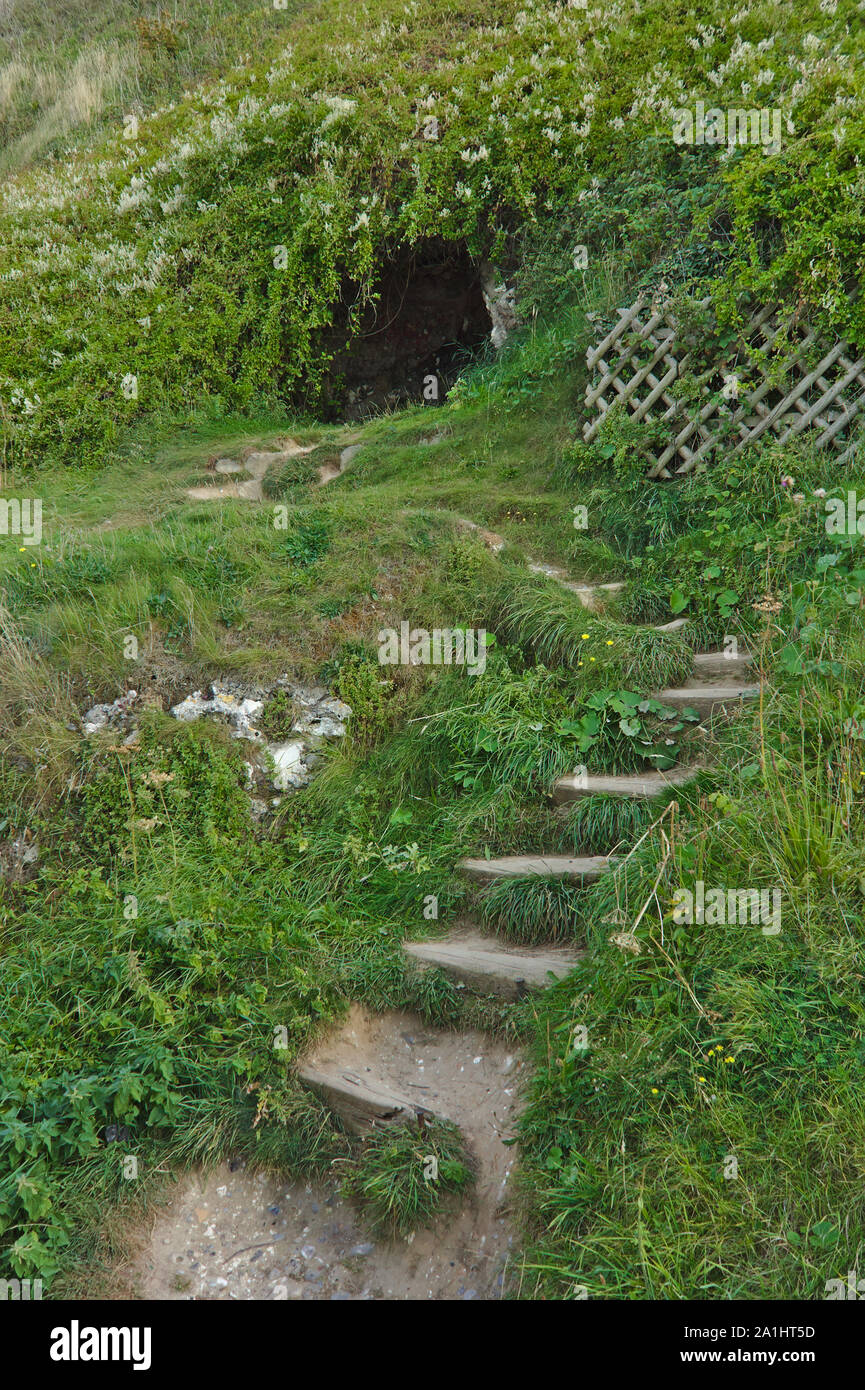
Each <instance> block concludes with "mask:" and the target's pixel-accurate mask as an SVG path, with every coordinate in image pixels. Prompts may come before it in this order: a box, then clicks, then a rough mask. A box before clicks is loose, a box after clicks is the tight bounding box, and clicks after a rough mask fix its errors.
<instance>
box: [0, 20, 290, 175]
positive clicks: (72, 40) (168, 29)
mask: <svg viewBox="0 0 865 1390" xmlns="http://www.w3.org/2000/svg"><path fill="white" fill-rule="evenodd" d="M297 8H298V6H297V5H295V4H294V3H292V4H289V3H288V0H285V3H284V4H283V5H282V6H281V8H280V9H279V10H277V9H276V8H275V7H274V6H273V5H272V4H271V5H263V4H260V3H259V0H195V3H192V0H172V3H171V4H158V3H156V4H149V3H146V0H113V3H112V4H111V5H110V6H104V5H101V4H98V3H97V4H94V3H93V0H58V3H56V4H51V5H45V4H42V3H41V0H3V3H2V5H0V151H2V152H0V172H2V173H4V174H9V173H12V172H14V171H16V170H18V169H21V168H24V167H27V166H28V165H31V164H33V163H34V162H35V161H37V160H44V159H46V158H47V159H50V158H51V157H54V158H64V159H66V158H68V157H69V154H70V151H71V150H73V149H74V148H75V147H76V146H77V145H78V144H79V143H80V144H84V145H86V144H87V143H89V142H91V141H92V140H93V138H94V137H95V136H98V135H100V134H105V133H107V132H108V131H109V130H110V129H111V128H112V127H113V129H114V130H117V129H118V128H122V127H123V124H124V118H125V117H127V116H129V115H131V114H134V113H139V114H141V113H143V112H147V111H151V110H153V108H154V107H156V106H159V105H161V104H162V103H164V102H166V101H174V100H176V99H177V98H178V97H181V96H182V95H183V93H184V91H186V90H187V89H188V88H190V87H193V86H194V85H195V84H196V83H197V82H199V81H200V80H201V79H202V78H204V77H215V76H217V75H218V74H219V73H220V72H221V71H222V70H223V69H224V68H225V67H226V65H230V64H232V63H233V62H234V61H235V59H236V58H237V57H238V55H239V54H241V53H242V52H244V51H247V50H249V51H251V52H255V53H257V54H258V55H259V56H261V55H262V53H264V52H266V51H267V50H268V48H269V47H276V46H277V45H278V44H279V42H280V39H281V37H282V36H283V34H284V30H285V24H286V21H287V19H288V18H289V17H290V16H291V15H292V14H293V13H294V12H295V11H296V9H297Z"/></svg>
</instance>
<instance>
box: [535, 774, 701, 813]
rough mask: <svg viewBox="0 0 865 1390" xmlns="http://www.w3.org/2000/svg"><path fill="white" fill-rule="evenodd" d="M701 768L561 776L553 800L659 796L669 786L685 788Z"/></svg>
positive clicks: (564, 803)
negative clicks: (604, 775)
mask: <svg viewBox="0 0 865 1390" xmlns="http://www.w3.org/2000/svg"><path fill="white" fill-rule="evenodd" d="M699 770H700V769H699V768H697V767H676V768H671V769H670V771H669V772H644V773H637V774H635V775H631V776H625V777H603V776H596V777H590V776H583V777H578V776H576V775H575V774H574V775H571V776H569V777H560V778H559V779H558V781H557V782H555V783H554V784H553V800H554V801H555V803H556V805H557V806H564V805H567V803H568V802H571V801H579V800H580V798H581V797H584V796H621V797H630V798H633V799H635V800H636V799H638V798H640V797H651V796H659V795H660V793H661V792H663V791H666V790H667V788H668V787H682V786H684V785H685V783H686V782H690V781H692V780H693V779H694V777H696V775H697V773H698V772H699Z"/></svg>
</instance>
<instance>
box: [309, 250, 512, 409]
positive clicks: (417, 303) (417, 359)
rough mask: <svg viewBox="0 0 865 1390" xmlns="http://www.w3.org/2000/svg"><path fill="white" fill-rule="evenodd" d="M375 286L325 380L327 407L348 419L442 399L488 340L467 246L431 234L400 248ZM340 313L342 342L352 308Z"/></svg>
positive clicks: (337, 338) (477, 275) (337, 333)
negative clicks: (370, 300)
mask: <svg viewBox="0 0 865 1390" xmlns="http://www.w3.org/2000/svg"><path fill="white" fill-rule="evenodd" d="M375 288H376V301H375V302H374V303H371V304H368V305H367V306H366V307H365V308H364V309H362V310H361V313H360V320H359V325H358V328H357V330H356V331H355V333H354V334H353V335H352V338H351V341H350V343H349V344H348V346H340V347H339V348H338V349H337V351H336V352H335V354H334V358H333V361H332V364H331V367H330V370H329V373H328V377H327V380H326V387H325V395H326V402H327V409H328V413H330V414H333V415H335V416H339V417H341V418H343V419H349V420H359V419H365V418H366V417H367V416H369V415H374V414H378V413H380V412H381V411H383V410H388V409H394V408H396V407H399V406H404V405H410V404H415V405H417V404H420V403H426V404H429V405H434V404H436V403H437V402H441V401H443V400H444V398H445V396H446V394H447V392H448V390H449V389H450V387H451V386H452V385H453V383H454V381H455V380H456V378H457V377H458V376H459V374H460V371H461V370H462V369H463V368H464V367H465V365H466V363H467V362H468V361H470V360H471V358H472V357H473V356H475V355H476V354H477V353H478V352H479V351H480V350H481V349H482V348H483V347H484V346H485V345H486V344H487V343H488V342H489V337H490V330H491V328H492V320H491V318H490V315H489V312H488V310H487V306H486V303H485V302H484V296H483V291H482V288H481V272H480V267H479V265H478V264H477V263H476V262H474V261H473V260H472V258H471V256H470V255H469V253H468V251H467V250H466V249H465V247H464V246H455V245H454V244H453V243H447V242H443V241H429V242H426V243H423V244H421V245H419V246H416V247H413V248H412V249H411V251H406V252H404V253H400V254H399V255H398V256H396V257H395V258H394V259H393V260H391V261H390V262H389V264H388V265H387V268H386V269H385V271H384V273H383V274H382V276H381V278H380V280H379V281H378V284H377V285H376V287H375ZM339 317H340V316H338V318H339ZM341 317H342V319H343V322H342V323H341V324H340V323H339V322H337V325H336V326H335V329H334V331H333V340H332V341H333V342H340V343H344V342H345V335H346V325H347V319H348V311H347V310H344V311H343V314H342V315H341Z"/></svg>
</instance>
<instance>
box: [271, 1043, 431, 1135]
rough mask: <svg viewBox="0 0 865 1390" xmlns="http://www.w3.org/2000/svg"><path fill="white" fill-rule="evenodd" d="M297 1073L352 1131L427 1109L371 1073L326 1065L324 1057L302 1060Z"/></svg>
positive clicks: (359, 1131)
mask: <svg viewBox="0 0 865 1390" xmlns="http://www.w3.org/2000/svg"><path fill="white" fill-rule="evenodd" d="M297 1076H298V1078H299V1080H300V1081H302V1082H303V1084H304V1086H309V1088H310V1089H311V1090H313V1091H315V1092H316V1093H317V1094H318V1095H320V1096H321V1098H322V1100H324V1101H326V1103H327V1104H328V1105H329V1106H330V1108H331V1110H333V1111H334V1112H335V1113H336V1114H337V1115H338V1116H339V1118H340V1119H341V1120H342V1122H343V1124H344V1125H345V1127H346V1129H349V1130H351V1132H352V1133H353V1134H362V1133H363V1132H364V1131H365V1130H367V1129H368V1128H369V1126H370V1125H373V1124H404V1123H406V1122H407V1121H409V1120H415V1119H416V1118H417V1116H418V1115H419V1114H427V1115H428V1114H429V1113H430V1112H429V1111H428V1110H426V1108H425V1107H424V1106H420V1105H418V1104H417V1103H416V1102H415V1101H413V1100H412V1099H411V1097H410V1096H405V1095H400V1093H399V1092H398V1091H394V1090H393V1089H392V1088H391V1087H390V1086H388V1085H387V1084H386V1083H384V1082H382V1081H377V1080H376V1078H375V1077H374V1076H367V1075H365V1074H361V1073H360V1072H357V1071H352V1070H350V1069H344V1068H342V1067H341V1066H339V1065H338V1064H330V1065H329V1064H328V1062H327V1061H326V1060H324V1061H322V1062H319V1063H316V1062H306V1063H304V1064H302V1065H301V1066H300V1067H298V1069H297Z"/></svg>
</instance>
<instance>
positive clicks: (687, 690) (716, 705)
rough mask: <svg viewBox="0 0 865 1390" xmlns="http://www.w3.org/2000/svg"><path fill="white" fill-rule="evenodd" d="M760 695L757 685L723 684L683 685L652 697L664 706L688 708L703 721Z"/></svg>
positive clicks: (678, 708) (659, 692)
mask: <svg viewBox="0 0 865 1390" xmlns="http://www.w3.org/2000/svg"><path fill="white" fill-rule="evenodd" d="M759 694H760V687H759V685H739V684H736V683H734V682H729V683H728V682H725V683H724V684H720V683H718V684H716V685H709V684H706V685H696V684H695V685H684V686H679V687H677V688H676V689H675V690H661V691H658V692H657V693H656V694H655V695H654V697H653V698H654V699H656V700H660V701H661V703H662V704H664V705H671V706H672V707H673V709H677V710H684V709H685V708H686V707H688V706H690V707H691V708H692V709H695V710H696V711H697V713H698V714H699V716H700V719H701V721H702V720H703V719H709V718H711V716H712V715H713V714H716V713H720V712H721V711H722V710H734V709H736V707H737V706H738V705H740V704H741V703H742V701H743V700H754V699H756V697H757V696H758V695H759Z"/></svg>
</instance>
